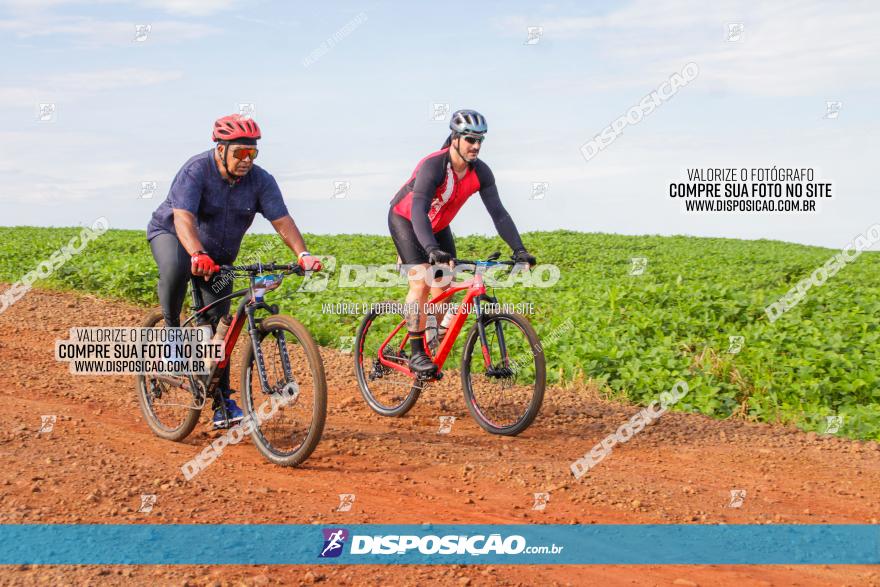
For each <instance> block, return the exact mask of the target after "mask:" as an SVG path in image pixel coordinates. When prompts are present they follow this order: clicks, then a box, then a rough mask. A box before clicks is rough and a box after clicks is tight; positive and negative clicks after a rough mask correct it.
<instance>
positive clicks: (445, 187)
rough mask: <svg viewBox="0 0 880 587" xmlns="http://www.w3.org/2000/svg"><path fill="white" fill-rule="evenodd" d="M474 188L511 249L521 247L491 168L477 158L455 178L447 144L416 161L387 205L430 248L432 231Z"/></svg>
mask: <svg viewBox="0 0 880 587" xmlns="http://www.w3.org/2000/svg"><path fill="white" fill-rule="evenodd" d="M476 192H480V196H481V198H482V200H483V204H484V205H485V206H486V210H488V211H489V215H490V216H491V217H492V221H493V222H494V223H495V228H496V229H497V230H498V234H499V235H500V236H501V238H503V239H504V241H505V242H506V243H507V244H508V245H510V248H511V249H513V250H517V249H521V248H523V246H522V240H521V239H520V236H519V232H518V231H517V229H516V226H515V225H514V224H513V220H512V219H511V218H510V214H508V213H507V210H505V209H504V206H503V205H502V204H501V199H500V197H499V196H498V188H497V187H496V186H495V176H494V175H493V174H492V170H491V169H489V166H488V165H486V163H484V162H483V161H482V160H480V159H477V160H476V161H474V162H473V163H471V164H469V165H468V169H467V171H466V172H465V174H464V176H463V177H461V178H459V177H458V175H457V174H456V173H455V171H454V170H453V169H452V163H451V161H450V155H449V149H448V148H446V149H441V150H439V151H437V152H435V153H431V154H430V155H428V156H427V157H425V158H424V159H422V160H421V161H419V163H418V165H416V168H415V169H414V170H413V172H412V175H411V176H410V178H409V179H408V180H407V181H406V183H404V184H403V186H402V187H401V188H400V190H399V191H398V192H397V194H396V195H395V196H394V199H392V200H391V209H392V210H393V211H394V212H395V213H396V214H399V215H400V216H403V217H404V218H406V219H408V220H409V221H410V222H412V225H413V229H414V230H415V233H416V236H417V237H418V239H419V242H420V243H421V245H422V246H423V247H424V248H425V249H426V250H430V249H431V248H434V247H437V246H438V245H437V239H436V238H435V237H434V234H435V233H437V232H439V231H441V230H443V229H444V228H446V227H447V226H449V223H450V222H452V219H453V218H455V215H456V214H457V213H458V211H459V210H460V209H461V207H462V206H464V204H465V202H467V200H468V198H470V197H471V196H472V195H474V194H475V193H476Z"/></svg>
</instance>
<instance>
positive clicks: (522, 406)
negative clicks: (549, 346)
mask: <svg viewBox="0 0 880 587" xmlns="http://www.w3.org/2000/svg"><path fill="white" fill-rule="evenodd" d="M480 319H481V320H482V323H483V325H484V327H485V331H486V340H487V342H488V356H489V358H490V364H489V365H486V360H485V357H484V354H483V349H482V343H481V342H480V336H479V331H478V329H477V325H476V324H475V325H474V327H473V328H471V330H470V332H469V333H468V337H467V340H466V341H465V345H464V355H463V357H462V361H461V382H462V386H463V388H464V399H465V403H466V404H467V408H468V411H469V412H470V413H471V416H472V417H473V418H474V420H476V421H477V423H478V424H479V425H480V426H481V427H482V428H483V429H484V430H486V431H487V432H491V433H492V434H501V435H504V436H516V435H517V434H519V433H520V432H522V431H523V430H525V429H526V428H528V427H529V426H530V425H531V423H532V422H533V421H534V420H535V417H537V415H538V412H539V411H540V409H541V403H542V402H543V401H544V388H545V387H546V385H547V370H546V366H545V363H544V351H543V349H542V348H541V344H540V341H539V340H538V334H537V333H536V332H535V329H534V327H533V326H532V324H531V322H529V321H528V320H527V319H526V318H525V317H524V316H521V315H519V314H507V313H498V314H484V315H483V316H482V317H481V318H480Z"/></svg>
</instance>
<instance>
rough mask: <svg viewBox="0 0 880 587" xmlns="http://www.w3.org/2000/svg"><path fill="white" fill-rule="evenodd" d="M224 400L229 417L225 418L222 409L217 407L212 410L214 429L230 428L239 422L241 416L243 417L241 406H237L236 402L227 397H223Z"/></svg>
mask: <svg viewBox="0 0 880 587" xmlns="http://www.w3.org/2000/svg"><path fill="white" fill-rule="evenodd" d="M225 401H226V411H227V412H228V413H229V419H228V420H227V419H226V417H225V415H224V414H223V410H221V409H220V408H219V407H218V408H217V409H216V410H214V430H217V429H220V428H231V427H233V426H234V425H236V424H238V423H239V422H241V420H242V418H244V414H243V413H242V411H241V408H239V407H238V404H236V403H235V400H233V399H232V398H229V397H227V398H225Z"/></svg>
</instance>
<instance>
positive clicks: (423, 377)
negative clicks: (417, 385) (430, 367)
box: [416, 371, 443, 381]
mask: <svg viewBox="0 0 880 587" xmlns="http://www.w3.org/2000/svg"><path fill="white" fill-rule="evenodd" d="M441 379H443V373H442V372H441V371H427V372H425V373H418V374H416V380H418V381H440V380H441Z"/></svg>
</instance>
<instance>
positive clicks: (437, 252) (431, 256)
mask: <svg viewBox="0 0 880 587" xmlns="http://www.w3.org/2000/svg"><path fill="white" fill-rule="evenodd" d="M451 261H452V255H450V254H449V253H447V252H446V251H444V250H441V249H440V248H439V247H431V249H429V250H428V263H430V264H431V265H449V263H450V262H451Z"/></svg>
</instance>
